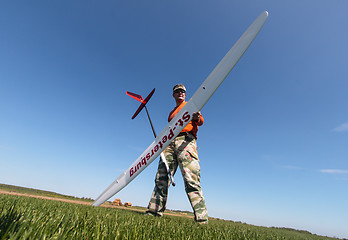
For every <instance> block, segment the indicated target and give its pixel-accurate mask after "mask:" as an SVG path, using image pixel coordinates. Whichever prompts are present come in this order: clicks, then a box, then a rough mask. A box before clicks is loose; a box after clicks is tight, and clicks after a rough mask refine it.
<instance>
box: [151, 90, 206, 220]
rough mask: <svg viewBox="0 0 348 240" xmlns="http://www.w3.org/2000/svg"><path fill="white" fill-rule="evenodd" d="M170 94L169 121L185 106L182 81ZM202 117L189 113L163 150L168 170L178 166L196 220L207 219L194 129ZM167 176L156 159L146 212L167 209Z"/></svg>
mask: <svg viewBox="0 0 348 240" xmlns="http://www.w3.org/2000/svg"><path fill="white" fill-rule="evenodd" d="M173 97H174V99H175V102H176V107H175V108H174V109H173V110H172V111H171V112H170V114H169V117H168V122H170V121H171V120H172V119H173V118H174V116H175V115H176V114H177V113H178V112H179V111H180V110H181V109H182V108H183V107H184V106H185V104H186V102H185V98H186V88H185V86H184V85H182V84H178V85H175V86H174V88H173ZM203 122H204V118H203V116H202V115H201V113H200V112H196V113H193V114H192V120H191V121H190V122H189V124H188V125H187V126H186V127H185V128H184V129H183V130H182V131H181V133H180V134H179V135H178V136H177V137H176V138H175V139H174V140H173V141H172V142H171V143H170V144H169V145H168V147H167V148H166V149H165V150H164V151H163V153H164V156H165V158H166V160H167V162H168V167H169V169H170V172H171V174H172V175H173V176H174V174H175V172H176V170H177V168H178V166H179V167H180V170H181V174H182V176H183V179H184V183H185V191H186V193H187V196H188V198H189V200H190V203H191V206H192V208H193V211H194V215H195V221H197V222H199V223H203V224H204V223H207V222H208V213H207V208H206V206H205V201H204V197H203V193H202V190H201V184H200V166H199V159H198V154H197V144H196V139H197V131H198V126H201V125H202V124H203ZM169 185H170V184H169V179H168V173H167V170H166V167H165V165H164V163H163V162H162V161H160V162H159V165H158V171H157V174H156V179H155V188H154V190H153V193H152V196H151V199H150V202H149V205H148V211H147V214H149V215H154V216H162V215H163V212H164V210H165V209H166V203H167V195H168V188H169Z"/></svg>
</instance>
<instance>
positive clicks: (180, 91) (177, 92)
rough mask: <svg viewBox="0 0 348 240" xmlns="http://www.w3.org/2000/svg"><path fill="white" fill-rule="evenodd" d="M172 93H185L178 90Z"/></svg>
mask: <svg viewBox="0 0 348 240" xmlns="http://www.w3.org/2000/svg"><path fill="white" fill-rule="evenodd" d="M174 93H185V91H184V90H182V89H178V90H175V91H174Z"/></svg>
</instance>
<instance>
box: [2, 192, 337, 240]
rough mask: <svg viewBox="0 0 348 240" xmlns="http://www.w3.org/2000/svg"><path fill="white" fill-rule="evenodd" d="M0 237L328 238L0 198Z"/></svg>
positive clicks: (177, 218)
mask: <svg viewBox="0 0 348 240" xmlns="http://www.w3.org/2000/svg"><path fill="white" fill-rule="evenodd" d="M0 203H1V206H0V239H1V240H2V239H185V240H186V239H267V240H268V239H332V238H327V237H321V236H316V235H313V234H310V233H308V232H303V231H295V230H291V229H276V228H265V227H257V226H252V225H247V224H243V223H236V222H232V221H224V220H211V221H210V222H209V224H208V225H200V224H197V223H195V222H194V221H193V220H192V218H186V217H175V216H164V217H163V218H157V217H151V216H145V215H143V214H142V213H139V212H134V211H129V210H122V209H114V208H112V209H110V208H102V207H92V206H88V205H78V204H73V203H66V202H59V201H52V200H43V199H36V198H30V197H22V196H12V195H0Z"/></svg>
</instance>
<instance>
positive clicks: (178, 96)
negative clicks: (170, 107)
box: [173, 89, 186, 101]
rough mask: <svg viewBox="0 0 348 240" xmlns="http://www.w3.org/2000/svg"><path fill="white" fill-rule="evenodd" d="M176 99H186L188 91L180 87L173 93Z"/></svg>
mask: <svg viewBox="0 0 348 240" xmlns="http://www.w3.org/2000/svg"><path fill="white" fill-rule="evenodd" d="M173 97H174V99H175V101H185V97H186V93H185V91H184V90H182V89H178V90H176V91H175V92H174V93H173Z"/></svg>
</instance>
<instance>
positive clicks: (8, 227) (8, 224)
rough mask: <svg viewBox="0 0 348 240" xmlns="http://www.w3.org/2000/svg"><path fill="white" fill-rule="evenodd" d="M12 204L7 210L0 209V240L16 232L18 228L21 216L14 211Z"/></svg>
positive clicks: (14, 206)
mask: <svg viewBox="0 0 348 240" xmlns="http://www.w3.org/2000/svg"><path fill="white" fill-rule="evenodd" d="M15 208H16V203H14V204H13V205H12V206H11V207H10V209H9V210H7V211H5V209H4V207H3V208H2V209H0V239H7V238H8V236H9V235H10V234H11V233H14V232H17V231H18V229H19V226H20V221H19V220H20V218H21V214H20V213H18V212H17V211H16V210H15Z"/></svg>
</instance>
